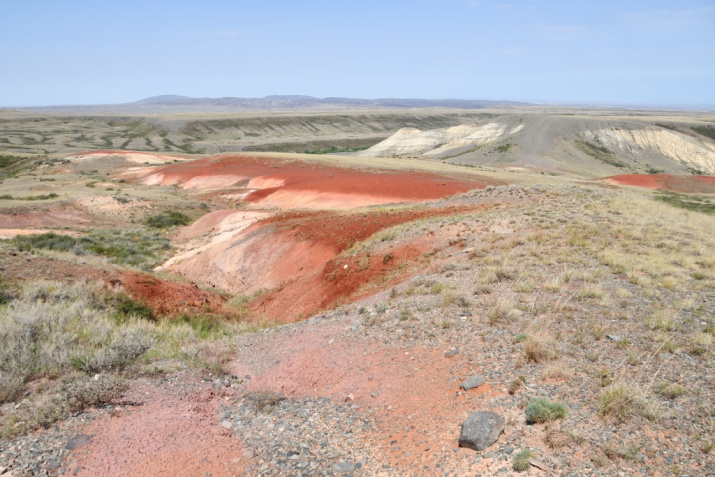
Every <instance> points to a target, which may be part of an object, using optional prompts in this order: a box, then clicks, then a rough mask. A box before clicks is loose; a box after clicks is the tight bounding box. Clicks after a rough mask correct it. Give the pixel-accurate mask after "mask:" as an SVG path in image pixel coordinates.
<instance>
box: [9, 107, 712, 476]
mask: <svg viewBox="0 0 715 477" xmlns="http://www.w3.org/2000/svg"><path fill="white" fill-rule="evenodd" d="M401 101H402V102H396V100H384V101H382V102H375V101H373V102H369V101H367V102H362V103H359V102H356V100H346V99H336V98H332V99H331V98H328V99H327V100H319V99H316V98H309V97H270V98H264V99H263V100H252V101H249V100H239V99H237V98H224V99H223V100H198V99H193V98H183V97H172V96H169V97H158V98H150V99H149V100H145V101H141V102H138V103H133V104H131V105H121V106H117V107H100V106H97V107H83V108H70V107H67V108H26V109H16V110H0V236H1V237H2V240H0V276H1V277H2V281H1V282H0V343H2V346H0V419H1V420H2V440H0V474H2V475H12V476H14V477H17V476H25V475H28V476H29V475H67V474H73V475H80V476H83V475H86V476H90V475H92V476H93V475H127V476H129V475H132V476H135V475H212V476H217V475H341V474H343V475H345V474H352V475H498V474H503V475H509V474H511V473H518V472H523V473H524V475H542V474H543V475H574V476H575V475H637V474H641V475H715V457H714V456H715V452H713V449H714V448H715V435H714V431H715V428H714V424H715V422H714V420H713V419H714V418H715V414H714V411H713V410H714V409H715V401H714V399H713V392H714V391H715V382H714V378H715V375H714V374H713V373H714V367H713V350H714V349H713V339H714V338H715V202H713V201H714V200H715V115H713V114H712V113H708V112H694V111H657V110H624V109H616V108H610V109H608V108H600V109H596V108H591V109H587V108H575V107H573V108H567V107H556V106H535V105H526V104H518V103H499V104H494V103H487V102H441V103H440V102H436V103H425V102H420V101H418V100H401ZM478 411H486V412H492V413H495V415H496V416H498V417H499V418H498V419H495V420H493V421H494V422H492V423H491V424H490V425H487V428H488V431H489V432H488V434H489V435H490V436H491V438H490V439H488V440H489V442H487V446H486V448H484V449H482V450H478V451H475V450H473V449H472V448H469V445H467V447H465V445H466V444H465V443H464V442H461V445H460V432H461V430H462V429H461V427H460V426H461V425H462V423H463V422H464V421H465V419H467V418H468V417H469V416H471V415H472V414H473V413H475V412H478ZM489 426H491V427H489ZM465 427H466V426H465ZM494 439H496V441H494ZM462 441H463V440H462Z"/></svg>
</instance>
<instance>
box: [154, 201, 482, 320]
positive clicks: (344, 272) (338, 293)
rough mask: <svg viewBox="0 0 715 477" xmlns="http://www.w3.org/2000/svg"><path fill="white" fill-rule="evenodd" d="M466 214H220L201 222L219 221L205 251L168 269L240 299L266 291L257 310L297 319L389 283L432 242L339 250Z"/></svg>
mask: <svg viewBox="0 0 715 477" xmlns="http://www.w3.org/2000/svg"><path fill="white" fill-rule="evenodd" d="M467 210H471V209H468V208H465V207H419V208H415V209H406V210H393V211H363V212H352V213H345V212H337V211H316V212H310V211H304V212H289V213H283V214H278V215H275V216H272V217H268V218H264V219H262V220H258V221H255V222H254V223H252V224H251V225H248V226H247V224H248V222H250V221H253V220H256V219H257V217H258V216H250V215H249V214H251V212H245V211H233V212H227V211H218V212H214V213H212V214H210V216H208V217H205V218H204V219H203V220H204V222H205V223H204V225H205V226H208V225H210V224H213V228H214V230H215V231H216V232H215V234H214V236H213V237H212V238H209V239H207V241H206V243H205V244H204V245H203V246H200V247H197V246H192V247H189V251H187V252H185V253H183V254H180V255H177V256H176V257H174V258H172V259H171V260H170V261H169V262H167V263H166V264H165V267H164V268H166V269H169V270H171V271H173V272H176V273H179V274H181V275H184V276H186V277H188V278H190V279H191V280H193V281H196V282H199V283H205V284H209V285H213V286H215V287H218V288H221V289H225V290H228V291H230V292H232V293H236V294H245V295H251V294H255V293H256V292H258V291H261V290H263V291H265V290H267V292H265V293H263V294H262V295H261V296H260V297H259V298H258V299H256V300H254V301H253V302H252V304H251V306H252V307H253V309H254V310H255V311H257V312H259V313H260V314H261V315H263V316H266V317H269V318H272V319H276V320H279V321H293V320H296V319H299V318H300V317H301V316H308V314H309V313H312V312H317V311H319V310H321V309H324V308H325V307H327V306H329V305H331V304H333V303H335V302H336V301H339V300H341V299H344V300H348V299H350V298H351V297H353V296H355V294H356V293H358V292H359V291H360V289H361V287H363V286H364V285H366V284H369V283H373V282H374V283H382V285H383V286H386V285H387V282H388V281H389V279H388V280H387V281H385V280H383V278H384V277H387V276H388V275H390V274H391V273H392V272H393V271H394V270H396V269H397V268H398V267H401V266H402V264H405V263H407V262H410V261H412V260H413V259H414V258H416V257H418V256H420V255H421V254H422V253H423V252H424V251H425V250H427V248H428V247H429V244H430V243H431V241H432V239H428V238H424V237H423V238H416V239H410V240H407V241H400V243H399V244H397V243H396V244H394V247H392V248H391V249H390V250H389V252H385V253H380V252H376V253H375V254H374V255H372V254H371V253H367V254H363V255H360V254H358V255H354V256H353V255H351V256H349V257H347V256H345V257H343V256H342V255H341V252H343V251H345V250H346V249H348V248H350V247H351V246H352V245H354V244H356V243H358V242H360V241H363V240H365V239H367V238H369V237H370V236H372V235H373V234H375V233H376V232H379V231H380V230H383V229H385V228H389V227H393V226H395V225H399V224H404V223H406V222H411V221H415V220H419V219H422V218H427V217H435V216H448V215H453V214H457V213H462V212H465V211H467ZM228 223H233V224H237V228H235V229H233V230H234V231H231V229H230V227H229V226H227V224H228ZM200 225H201V224H199V223H198V222H197V224H194V225H192V226H189V227H187V228H186V229H184V231H183V232H182V233H183V234H184V236H185V237H186V238H191V237H194V236H195V234H196V233H197V232H198V230H199V226H200ZM222 227H223V229H222ZM241 227H244V228H242V229H241ZM222 230H223V232H222ZM194 240H196V239H194Z"/></svg>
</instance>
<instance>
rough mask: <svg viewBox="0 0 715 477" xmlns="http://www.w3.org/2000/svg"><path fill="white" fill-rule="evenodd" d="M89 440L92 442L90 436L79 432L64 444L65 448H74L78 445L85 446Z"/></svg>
mask: <svg viewBox="0 0 715 477" xmlns="http://www.w3.org/2000/svg"><path fill="white" fill-rule="evenodd" d="M91 442H92V438H91V437H89V436H88V435H86V434H79V435H77V436H74V437H73V438H72V439H70V440H68V441H67V444H65V449H67V450H74V449H77V448H79V447H82V446H86V445H87V444H90V443H91Z"/></svg>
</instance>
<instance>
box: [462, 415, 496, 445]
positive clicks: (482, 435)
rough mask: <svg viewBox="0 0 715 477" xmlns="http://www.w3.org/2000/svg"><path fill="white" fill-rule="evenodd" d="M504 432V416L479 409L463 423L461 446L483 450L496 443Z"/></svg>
mask: <svg viewBox="0 0 715 477" xmlns="http://www.w3.org/2000/svg"><path fill="white" fill-rule="evenodd" d="M502 432H504V418H503V417H501V416H500V415H499V414H497V413H495V412H491V411H477V412H475V413H474V414H472V415H471V416H469V417H468V418H467V420H466V421H464V422H463V423H462V432H461V433H460V435H459V447H467V448H468V449H474V450H477V451H481V450H484V449H486V448H487V447H489V446H490V445H492V444H494V443H495V442H496V441H497V439H499V436H500V435H501V433H502Z"/></svg>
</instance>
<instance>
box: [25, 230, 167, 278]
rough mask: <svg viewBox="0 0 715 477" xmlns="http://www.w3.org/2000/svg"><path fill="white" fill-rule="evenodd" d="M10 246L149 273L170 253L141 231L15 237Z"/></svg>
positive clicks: (157, 236)
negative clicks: (96, 257)
mask: <svg viewBox="0 0 715 477" xmlns="http://www.w3.org/2000/svg"><path fill="white" fill-rule="evenodd" d="M12 242H13V243H14V244H15V245H16V246H17V247H18V249H19V250H20V251H41V250H51V251H55V252H68V253H72V254H74V255H79V256H81V255H84V254H87V253H91V254H95V255H100V256H103V257H107V258H108V259H109V260H110V261H111V262H112V263H116V264H120V265H129V266H133V267H137V268H140V269H142V270H147V271H148V270H150V269H152V268H153V267H155V266H156V265H157V264H158V263H160V262H161V261H162V260H163V259H164V258H165V257H166V256H167V254H168V252H169V251H170V250H171V248H170V246H169V241H168V240H167V239H166V237H165V236H164V235H163V234H162V233H161V232H144V231H141V230H137V231H132V230H113V231H112V230H93V231H89V232H88V233H87V234H86V235H84V236H81V237H74V236H69V235H62V234H56V233H54V232H49V233H45V234H37V235H25V236H23V235H18V236H17V237H15V238H14V239H12Z"/></svg>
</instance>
